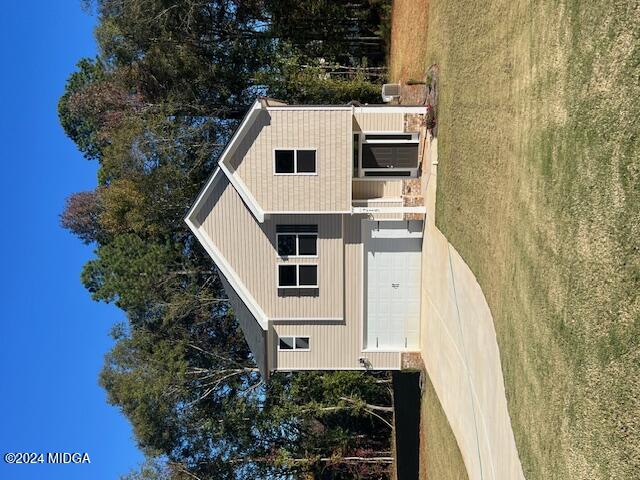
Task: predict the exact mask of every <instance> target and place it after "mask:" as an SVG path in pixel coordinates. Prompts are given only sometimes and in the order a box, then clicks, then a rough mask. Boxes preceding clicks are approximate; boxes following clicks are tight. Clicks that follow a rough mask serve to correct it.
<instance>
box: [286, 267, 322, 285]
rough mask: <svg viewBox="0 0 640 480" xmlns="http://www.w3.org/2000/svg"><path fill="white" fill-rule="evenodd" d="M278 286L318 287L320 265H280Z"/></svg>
mask: <svg viewBox="0 0 640 480" xmlns="http://www.w3.org/2000/svg"><path fill="white" fill-rule="evenodd" d="M278 288H318V266H317V265H301V264H296V265H278Z"/></svg>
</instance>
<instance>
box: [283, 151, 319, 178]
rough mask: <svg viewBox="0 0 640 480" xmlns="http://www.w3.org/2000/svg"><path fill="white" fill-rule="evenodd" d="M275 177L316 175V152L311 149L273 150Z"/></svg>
mask: <svg viewBox="0 0 640 480" xmlns="http://www.w3.org/2000/svg"><path fill="white" fill-rule="evenodd" d="M274 159H275V166H274V172H275V174H276V175H314V174H316V151H315V150H311V149H280V148H278V149H275V150H274Z"/></svg>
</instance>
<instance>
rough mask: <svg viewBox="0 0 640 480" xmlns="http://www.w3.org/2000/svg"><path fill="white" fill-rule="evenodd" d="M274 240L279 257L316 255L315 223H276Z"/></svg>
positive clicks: (316, 231)
mask: <svg viewBox="0 0 640 480" xmlns="http://www.w3.org/2000/svg"><path fill="white" fill-rule="evenodd" d="M276 240H277V245H278V256H280V257H317V256H318V226H317V225H277V226H276Z"/></svg>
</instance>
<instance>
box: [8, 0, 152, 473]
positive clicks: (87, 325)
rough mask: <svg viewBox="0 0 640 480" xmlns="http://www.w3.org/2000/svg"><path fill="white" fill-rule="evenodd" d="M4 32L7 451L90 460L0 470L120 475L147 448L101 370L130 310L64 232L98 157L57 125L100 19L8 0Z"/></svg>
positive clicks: (57, 4) (63, 4) (69, 3)
mask: <svg viewBox="0 0 640 480" xmlns="http://www.w3.org/2000/svg"><path fill="white" fill-rule="evenodd" d="M2 7H3V11H2V15H0V23H1V25H2V28H1V29H0V35H1V36H2V39H1V41H0V49H1V55H2V59H3V64H4V65H5V67H4V68H3V72H2V75H1V76H0V82H2V85H0V92H1V93H0V95H1V99H2V116H0V122H1V125H0V127H1V128H0V136H1V137H2V138H1V143H0V145H1V147H0V149H1V150H0V152H1V157H0V158H1V160H0V166H1V169H2V171H1V173H0V196H1V198H0V208H2V217H3V218H4V221H3V225H4V228H3V231H2V233H1V235H0V243H1V244H0V252H2V266H3V270H2V273H3V275H2V276H1V277H0V283H1V285H0V295H1V296H2V297H1V298H2V312H3V313H2V314H1V315H2V323H1V327H2V328H1V330H0V373H1V382H0V411H1V412H2V420H1V422H0V453H2V454H4V453H5V452H16V451H23V452H24V451H26V452H48V451H61V452H87V453H89V455H90V458H91V464H90V465H7V464H5V463H4V462H3V461H2V459H0V478H11V479H65V480H68V479H76V478H77V479H83V480H84V479H107V478H109V479H117V478H119V476H120V475H121V474H124V473H126V472H128V471H129V470H130V469H131V468H133V467H135V466H136V465H137V464H138V463H139V462H140V461H141V460H142V456H141V454H140V452H139V451H138V450H137V448H136V445H135V442H134V440H133V434H132V432H131V429H130V427H129V424H128V423H127V421H126V419H125V418H124V417H123V416H122V415H121V414H120V412H119V411H118V410H117V409H116V408H114V407H112V406H110V405H108V404H107V403H106V398H105V393H104V391H103V390H102V389H101V388H100V386H99V385H98V380H97V377H98V372H99V371H100V367H101V365H102V360H103V356H104V354H105V352H106V351H107V350H108V349H109V348H110V346H111V344H112V342H111V339H110V338H109V336H108V332H109V330H110V328H111V325H112V324H113V323H115V322H118V321H121V320H122V319H123V316H122V314H121V313H120V312H119V311H118V310H117V309H116V308H115V307H113V306H111V305H104V304H98V303H95V302H93V301H91V299H90V297H89V294H88V293H87V292H86V291H85V290H84V288H83V287H82V285H81V284H80V269H81V267H82V265H83V264H84V263H85V262H86V261H87V259H89V258H90V257H91V255H92V251H91V248H90V247H87V246H85V245H83V244H82V243H80V242H79V241H78V240H77V239H75V238H74V237H72V236H71V235H70V234H69V233H67V232H66V231H64V230H62V229H61V228H60V227H59V223H58V214H59V213H60V211H61V210H62V208H63V205H64V200H65V198H66V197H67V196H68V195H69V194H70V193H72V192H75V191H80V190H89V189H92V188H93V187H94V185H95V183H96V164H95V163H92V162H88V161H86V160H84V159H83V158H82V156H81V155H80V154H79V153H78V152H77V151H76V150H75V147H74V145H73V143H72V142H71V141H70V140H68V139H67V138H66V137H65V135H64V132H63V131H62V129H61V127H60V126H59V125H58V119H57V115H56V104H57V101H58V98H59V96H60V94H61V93H62V91H63V87H64V83H65V80H66V78H67V76H68V75H69V74H70V73H71V71H72V70H73V68H74V65H75V63H76V62H77V61H78V59H80V58H81V57H83V56H93V55H94V54H95V48H96V47H95V43H94V40H93V26H94V24H95V20H96V19H95V17H92V16H90V15H88V14H87V13H85V12H83V11H82V10H81V7H80V0H63V1H36V2H24V1H18V0H6V1H4V2H2Z"/></svg>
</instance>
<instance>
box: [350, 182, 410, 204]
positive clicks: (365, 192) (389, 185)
mask: <svg viewBox="0 0 640 480" xmlns="http://www.w3.org/2000/svg"><path fill="white" fill-rule="evenodd" d="M352 189H353V199H354V200H366V199H369V198H383V197H395V198H399V197H400V196H402V180H391V181H388V180H353V188H352Z"/></svg>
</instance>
